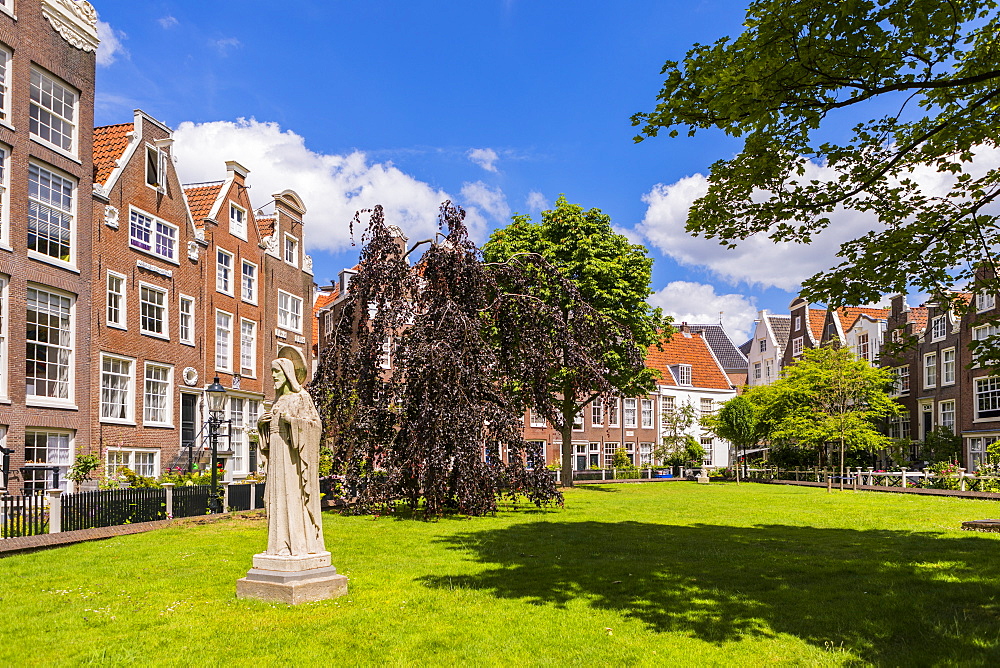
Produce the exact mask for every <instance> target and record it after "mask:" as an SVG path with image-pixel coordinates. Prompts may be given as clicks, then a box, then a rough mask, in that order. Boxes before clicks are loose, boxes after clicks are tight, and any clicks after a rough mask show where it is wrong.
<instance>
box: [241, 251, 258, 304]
mask: <svg viewBox="0 0 1000 668" xmlns="http://www.w3.org/2000/svg"><path fill="white" fill-rule="evenodd" d="M240 273H241V285H240V295H241V296H242V297H243V301H245V302H250V303H251V304H256V303H257V265H255V264H254V263H253V262H247V261H246V260H243V268H242V270H241V272H240Z"/></svg>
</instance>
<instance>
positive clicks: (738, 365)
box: [688, 324, 749, 371]
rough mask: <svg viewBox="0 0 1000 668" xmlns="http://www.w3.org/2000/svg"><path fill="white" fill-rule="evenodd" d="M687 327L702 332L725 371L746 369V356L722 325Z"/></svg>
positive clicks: (690, 325)
mask: <svg viewBox="0 0 1000 668" xmlns="http://www.w3.org/2000/svg"><path fill="white" fill-rule="evenodd" d="M688 327H689V328H690V329H691V331H692V332H702V333H703V336H704V337H705V342H706V343H708V346H709V348H711V349H712V353H714V354H715V357H716V359H718V360H719V364H721V365H722V368H723V369H725V370H726V371H736V370H741V369H742V370H744V371H745V370H746V368H747V366H748V364H749V362H748V361H747V356H746V355H744V354H743V353H742V352H740V349H739V348H737V347H736V344H734V343H733V340H732V339H730V338H729V335H728V334H726V330H725V329H723V328H722V325H692V324H689V325H688Z"/></svg>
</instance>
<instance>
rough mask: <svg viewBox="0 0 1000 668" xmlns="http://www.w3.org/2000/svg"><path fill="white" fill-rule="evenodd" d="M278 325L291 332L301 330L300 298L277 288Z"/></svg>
mask: <svg viewBox="0 0 1000 668" xmlns="http://www.w3.org/2000/svg"><path fill="white" fill-rule="evenodd" d="M278 326H279V327H281V328H283V329H290V330H292V331H293V332H301V331H302V298H301V297H296V296H295V295H293V294H289V293H287V292H285V291H284V290H278Z"/></svg>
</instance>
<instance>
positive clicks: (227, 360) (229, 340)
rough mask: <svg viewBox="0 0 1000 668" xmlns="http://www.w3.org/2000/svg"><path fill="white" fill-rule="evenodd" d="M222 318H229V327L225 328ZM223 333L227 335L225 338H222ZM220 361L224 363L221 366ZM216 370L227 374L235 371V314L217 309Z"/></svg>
mask: <svg viewBox="0 0 1000 668" xmlns="http://www.w3.org/2000/svg"><path fill="white" fill-rule="evenodd" d="M222 317H225V318H228V322H229V325H228V327H223V326H222V324H221V323H220V318H222ZM223 332H224V333H225V334H226V337H225V338H223V337H222V336H220V333H223ZM223 342H225V345H224V346H223ZM220 360H222V361H223V362H224V363H223V364H220V363H219V362H220ZM215 370H216V371H225V372H226V373H232V371H233V314H232V313H230V312H229V311H223V310H222V309H215Z"/></svg>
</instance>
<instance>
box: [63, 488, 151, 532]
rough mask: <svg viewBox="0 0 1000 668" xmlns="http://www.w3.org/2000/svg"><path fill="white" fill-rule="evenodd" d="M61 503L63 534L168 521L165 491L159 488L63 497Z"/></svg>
mask: <svg viewBox="0 0 1000 668" xmlns="http://www.w3.org/2000/svg"><path fill="white" fill-rule="evenodd" d="M60 503H61V504H62V530H63V531H76V530H78V529H93V528H96V527H112V526H118V525H119V524H137V523H139V522H153V521H155V520H162V519H166V517H167V490H165V489H163V488H162V487H150V488H136V489H133V488H126V489H101V490H95V491H92V492H78V493H76V494H63V495H62V497H61V498H60Z"/></svg>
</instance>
